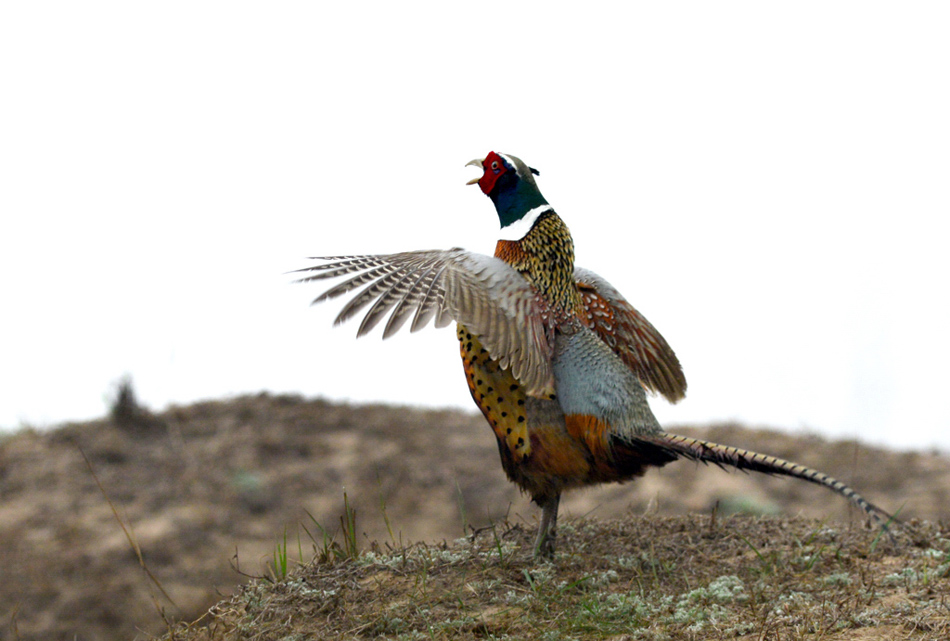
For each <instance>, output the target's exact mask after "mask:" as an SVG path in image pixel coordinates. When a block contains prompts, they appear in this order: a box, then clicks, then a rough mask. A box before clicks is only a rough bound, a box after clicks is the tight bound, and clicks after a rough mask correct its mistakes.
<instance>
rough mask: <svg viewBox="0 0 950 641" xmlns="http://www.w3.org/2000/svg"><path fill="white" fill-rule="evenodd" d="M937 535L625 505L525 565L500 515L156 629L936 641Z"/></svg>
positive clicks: (406, 636) (331, 565) (941, 566)
mask: <svg viewBox="0 0 950 641" xmlns="http://www.w3.org/2000/svg"><path fill="white" fill-rule="evenodd" d="M948 536H950V531H947V530H944V529H941V528H939V527H935V526H933V525H924V526H922V527H920V528H918V529H917V531H916V532H915V534H914V535H913V536H899V537H898V539H899V542H898V543H896V544H895V543H891V542H882V541H881V540H878V539H877V538H876V535H875V533H873V532H868V531H866V530H861V529H858V528H854V529H841V528H834V527H828V526H823V525H821V524H819V523H816V522H815V521H812V520H808V519H779V518H770V517H759V518H752V517H728V518H725V519H716V520H713V519H711V518H710V517H697V516H694V517H667V518H643V517H634V516H630V517H627V518H625V519H622V520H617V521H607V522H601V521H586V520H582V521H578V522H575V523H572V524H569V525H567V526H566V527H563V528H562V530H561V538H562V540H561V544H562V549H563V550H564V551H563V552H561V553H559V554H558V555H557V558H556V559H555V561H554V562H551V563H547V562H546V563H541V564H538V563H536V562H535V561H534V560H533V559H532V557H531V550H532V542H531V533H529V532H526V531H525V529H524V528H523V527H521V526H518V525H516V526H510V525H503V526H497V527H493V528H488V529H486V530H482V531H481V532H479V533H478V534H476V535H473V536H470V537H466V538H463V539H459V540H457V541H455V542H454V543H452V544H450V545H445V544H443V545H435V546H430V545H424V544H418V545H413V546H408V547H405V548H399V549H395V550H389V551H387V552H380V551H379V550H377V551H370V552H367V553H364V554H362V555H359V556H358V557H356V558H354V559H344V560H339V559H335V558H334V557H330V558H329V559H325V560H324V562H323V563H320V562H315V563H312V564H310V565H308V566H306V567H302V568H300V569H298V570H297V571H295V572H292V573H291V574H290V575H289V576H288V577H287V578H286V579H284V580H282V581H279V582H273V581H267V580H257V581H252V582H250V583H248V584H247V585H245V586H243V587H242V588H241V589H240V590H239V591H238V593H237V594H236V595H234V596H233V597H232V598H231V599H228V600H226V601H223V602H221V603H219V604H218V605H216V606H215V607H214V608H212V609H211V611H210V612H209V613H208V615H207V616H206V617H204V618H203V619H202V620H201V621H199V622H197V623H195V624H190V625H179V626H177V627H175V628H174V629H172V630H170V631H169V632H168V634H167V635H166V636H165V637H164V638H165V639H167V640H169V641H170V640H171V639H176V640H178V641H218V640H222V641H223V640H225V639H228V640H230V639H241V640H247V641H252V640H258V639H378V638H386V639H398V640H406V641H409V640H412V641H416V640H425V639H432V640H449V639H453V640H464V639H473V640H474V639H551V640H554V639H558V640H563V639H578V640H579V639H616V640H619V639H656V640H659V639H670V640H674V639H710V638H712V639H720V638H727V639H731V638H746V639H789V640H790V639H827V640H829V641H831V640H835V639H842V640H843V639H865V640H870V639H880V640H885V639H886V640H891V639H898V638H907V639H911V638H912V639H921V640H923V639H933V640H937V639H941V640H945V639H947V638H950V581H948V579H947V577H948V573H950V539H948V538H947V537H948ZM883 541H887V538H886V537H885V538H884V539H883Z"/></svg>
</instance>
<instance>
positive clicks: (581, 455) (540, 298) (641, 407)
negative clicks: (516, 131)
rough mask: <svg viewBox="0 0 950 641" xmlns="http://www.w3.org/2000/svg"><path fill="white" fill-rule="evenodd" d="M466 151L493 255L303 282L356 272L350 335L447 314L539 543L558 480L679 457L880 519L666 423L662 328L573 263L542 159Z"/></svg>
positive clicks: (436, 258)
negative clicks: (527, 502)
mask: <svg viewBox="0 0 950 641" xmlns="http://www.w3.org/2000/svg"><path fill="white" fill-rule="evenodd" d="M469 165H476V166H478V167H480V168H481V169H482V175H481V177H479V178H477V179H474V180H472V181H470V182H469V184H474V183H478V185H479V186H480V187H481V189H482V191H483V192H484V193H485V194H486V195H488V197H489V198H491V200H492V202H493V203H494V204H495V209H496V210H497V213H498V217H499V219H500V221H501V228H502V234H503V239H502V240H499V241H498V244H497V247H496V248H495V256H494V257H490V256H485V255H481V254H476V253H472V252H468V251H465V250H464V249H459V248H455V249H449V250H445V251H412V252H404V253H399V254H386V255H375V256H336V257H328V258H315V259H314V260H319V261H323V262H321V263H320V264H317V265H314V266H311V267H307V268H305V269H302V270H299V271H301V272H308V274H309V275H308V276H306V277H304V278H301V279H300V280H301V281H302V282H304V281H311V280H319V279H325V278H334V277H338V276H345V275H346V276H349V278H347V279H346V280H344V281H343V282H341V283H340V284H338V285H336V286H335V287H333V288H331V289H329V290H328V291H326V292H324V293H323V294H321V295H320V296H319V297H317V298H316V299H315V300H314V301H313V302H314V303H318V302H321V301H324V300H328V299H331V298H335V297H337V296H340V295H343V294H346V293H348V292H350V291H352V290H354V289H356V288H358V287H361V286H365V288H364V289H363V290H362V291H360V292H359V293H358V294H357V295H356V296H354V297H353V298H352V299H351V300H350V301H349V302H348V303H347V304H346V305H345V306H344V307H343V309H342V311H341V312H340V313H339V315H338V316H337V317H336V321H335V324H336V323H342V322H343V321H346V320H347V319H349V318H351V317H352V316H354V315H355V314H357V313H359V312H360V311H361V310H362V309H363V308H365V307H366V306H367V305H370V304H372V305H371V306H370V308H369V311H368V312H367V313H366V314H365V316H364V317H363V321H362V323H361V324H360V327H359V330H358V332H357V336H362V335H363V334H366V333H367V332H369V331H370V330H372V329H373V328H374V327H375V326H376V325H377V324H378V323H379V322H380V321H381V320H382V319H383V318H384V317H385V316H386V315H387V314H388V316H389V318H388V321H387V323H386V326H385V329H384V330H383V338H387V337H389V336H391V335H392V334H393V333H394V332H396V331H398V330H399V329H400V328H401V327H402V326H403V325H404V324H405V323H406V322H407V321H408V320H409V318H410V316H411V317H412V323H411V326H410V328H411V331H416V330H418V329H420V328H421V327H423V326H425V325H426V324H428V323H429V322H430V321H432V320H434V321H435V325H436V327H444V326H446V325H448V324H449V323H451V322H452V321H456V322H457V331H458V338H459V343H460V345H461V355H462V363H463V366H464V369H465V376H466V380H467V382H468V386H469V389H470V391H471V393H472V398H473V399H474V400H475V403H476V404H477V405H478V407H479V409H480V410H481V411H482V413H483V414H484V416H485V418H486V419H487V420H488V423H489V425H491V428H492V430H493V431H494V433H495V437H496V438H497V441H498V451H499V453H500V455H501V463H502V467H503V468H504V470H505V472H506V474H507V475H508V478H509V479H510V480H511V481H513V482H514V483H516V484H517V485H518V486H519V487H520V488H521V489H522V490H523V491H525V492H527V493H528V494H529V495H530V496H531V498H532V499H533V500H534V502H535V503H537V504H538V505H539V506H540V507H541V510H542V514H541V523H540V526H539V528H538V536H537V541H536V543H535V553H536V554H537V555H539V556H543V557H551V556H553V554H554V549H555V537H556V525H557V512H558V503H559V501H560V497H561V493H562V492H563V491H565V490H569V489H572V488H576V487H582V486H586V485H594V484H598V483H608V482H614V481H617V482H620V481H625V480H628V479H631V478H634V477H637V476H640V475H642V474H643V473H644V472H645V471H646V469H647V468H649V467H659V466H662V465H665V464H667V463H669V462H670V461H674V460H676V459H678V458H686V459H692V460H697V461H703V462H710V463H715V464H717V465H719V466H720V467H723V466H730V467H735V468H738V469H742V470H754V471H757V472H763V473H766V474H778V475H785V476H792V477H796V478H800V479H804V480H806V481H811V482H813V483H817V484H819V485H823V486H825V487H827V488H829V489H831V490H833V491H834V492H837V493H838V494H841V495H842V496H844V497H845V498H847V499H849V500H851V501H852V502H854V503H855V504H857V505H858V506H859V507H861V508H862V509H863V510H864V511H865V512H866V513H867V514H868V515H869V516H870V517H871V518H872V519H874V520H875V521H876V522H877V523H878V524H879V525H883V524H886V522H887V521H888V520H890V519H891V518H892V517H891V516H890V515H889V514H888V513H887V512H885V511H884V510H882V509H880V508H878V507H877V506H875V505H873V504H871V503H869V502H868V501H866V500H865V499H864V498H863V497H862V496H860V495H859V494H858V493H857V492H855V491H854V490H852V489H851V488H850V487H848V486H846V485H845V484H844V483H841V482H840V481H837V480H835V479H833V478H831V477H829V476H827V475H825V474H822V473H821V472H818V471H815V470H812V469H809V468H806V467H804V466H801V465H798V464H795V463H791V462H788V461H784V460H782V459H778V458H775V457H772V456H766V455H764V454H758V453H756V452H750V451H747V450H741V449H737V448H734V447H728V446H724V445H719V444H717V443H710V442H708V441H702V440H699V439H694V438H688V437H684V436H677V435H674V434H669V433H667V432H664V431H663V429H662V428H661V427H660V425H659V423H658V422H657V420H656V419H655V418H654V416H653V413H652V412H651V411H650V407H649V405H648V404H647V399H646V393H645V390H649V391H651V392H658V393H660V394H662V395H663V396H664V397H666V398H667V399H668V400H669V401H671V402H676V401H678V400H679V399H681V398H682V397H683V396H684V394H685V392H686V379H685V377H684V376H683V371H682V368H681V367H680V363H679V361H678V360H677V358H676V355H675V354H674V353H673V350H672V349H670V346H669V345H668V344H667V342H666V341H665V340H664V339H663V337H662V336H661V335H660V333H659V332H658V331H657V330H656V329H655V328H654V327H653V326H652V325H651V324H650V323H649V322H647V320H646V319H645V318H644V317H643V316H642V315H641V314H640V313H639V312H637V310H635V309H634V308H633V307H632V306H631V305H630V304H629V303H628V302H627V301H626V300H625V299H624V298H623V296H621V295H620V293H619V292H618V291H617V290H616V289H615V288H614V287H613V286H611V285H610V284H609V283H608V282H607V281H606V280H604V279H603V278H601V277H600V276H598V275H597V274H594V273H593V272H590V271H588V270H585V269H582V268H580V267H575V266H574V244H573V240H572V238H571V234H570V232H569V231H568V228H567V226H566V225H565V224H564V222H563V221H562V220H561V218H560V217H559V216H558V215H557V214H556V213H555V211H554V208H553V207H551V205H549V204H548V202H547V201H546V200H545V199H544V197H543V196H542V195H541V192H540V190H539V189H538V186H537V184H536V182H535V180H534V175H533V174H537V173H538V172H537V171H536V170H534V169H531V168H530V167H528V166H527V165H526V164H525V163H524V162H522V161H521V160H520V159H518V158H516V157H514V156H511V155H509V154H501V153H496V152H491V153H489V154H488V156H487V157H486V158H484V159H480V160H473V161H471V162H470V163H469Z"/></svg>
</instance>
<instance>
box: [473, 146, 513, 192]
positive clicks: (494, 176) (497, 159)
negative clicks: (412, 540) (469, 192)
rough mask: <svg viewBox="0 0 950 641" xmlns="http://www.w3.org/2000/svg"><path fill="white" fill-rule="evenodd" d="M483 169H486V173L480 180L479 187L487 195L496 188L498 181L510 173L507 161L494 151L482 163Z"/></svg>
mask: <svg viewBox="0 0 950 641" xmlns="http://www.w3.org/2000/svg"><path fill="white" fill-rule="evenodd" d="M482 167H483V168H484V169H485V173H484V174H482V177H481V178H479V180H478V186H479V187H481V189H482V192H483V193H485V194H486V195H487V194H490V193H491V190H492V189H494V188H495V183H496V182H497V181H498V179H499V178H501V177H502V176H503V175H504V174H505V172H507V171H508V167H507V166H505V161H504V160H503V159H502V157H501V156H499V155H498V154H496V153H495V152H494V151H492V152H489V154H488V155H487V156H486V157H485V160H484V161H482Z"/></svg>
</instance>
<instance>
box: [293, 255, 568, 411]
mask: <svg viewBox="0 0 950 641" xmlns="http://www.w3.org/2000/svg"><path fill="white" fill-rule="evenodd" d="M313 260H319V261H324V262H322V263H321V264H318V265H314V266H312V267H306V268H304V269H300V270H297V271H298V272H304V273H307V274H308V275H307V276H305V277H303V278H301V279H300V280H298V281H297V282H309V281H314V280H322V279H327V278H336V277H340V276H347V277H348V278H346V280H344V281H343V282H341V283H339V284H338V285H336V286H334V287H332V288H330V289H329V290H327V291H325V292H324V293H323V294H321V295H320V296H318V297H317V298H316V299H314V301H313V302H314V304H316V303H319V302H322V301H325V300H329V299H331V298H336V297H337V296H342V295H343V294H347V293H349V292H351V291H353V290H354V289H357V288H359V287H362V288H363V289H362V290H360V291H359V292H358V293H357V294H356V295H355V296H353V298H351V299H350V300H349V302H347V303H346V305H344V306H343V309H342V310H341V311H340V313H339V315H337V317H336V320H335V321H334V324H339V323H342V322H344V321H346V320H348V319H350V318H351V317H353V316H354V315H356V314H358V313H360V311H361V310H362V309H363V308H365V307H366V306H367V305H371V306H370V308H369V310H368V311H367V312H366V314H365V315H364V316H363V320H362V322H361V323H360V327H359V330H358V331H357V334H356V335H357V336H362V335H364V334H366V333H368V332H369V331H370V330H372V329H373V328H374V327H375V326H376V325H377V324H379V322H380V321H381V320H382V319H383V318H384V317H386V316H387V315H388V316H389V320H388V321H387V322H386V326H385V328H384V329H383V338H388V337H390V336H392V335H393V334H394V333H396V332H397V331H398V330H399V329H400V328H401V327H402V326H403V325H404V324H405V323H406V322H407V321H408V320H409V318H410V317H412V324H411V325H410V331H413V332H414V331H417V330H419V329H421V328H422V327H425V326H426V325H427V324H428V323H429V322H430V321H433V320H434V324H435V326H436V327H445V326H446V325H448V324H449V323H451V322H452V321H456V322H458V323H461V324H463V325H465V326H466V327H467V328H468V330H469V331H471V332H472V333H473V334H476V335H477V336H479V340H480V341H481V343H482V345H483V346H484V347H485V349H487V350H488V353H489V354H491V356H492V358H493V359H495V360H496V361H498V363H499V364H500V365H501V366H502V367H505V368H510V369H511V373H512V374H513V375H514V377H515V378H516V379H518V381H519V382H521V384H522V385H523V386H524V387H525V391H526V393H528V394H530V395H532V396H546V395H548V394H551V393H553V391H554V374H553V370H552V365H551V360H552V353H553V348H552V347H551V344H550V342H549V340H548V330H547V327H546V319H547V318H548V317H549V314H548V313H547V307H546V305H545V304H544V301H543V300H542V299H541V298H540V297H539V296H538V295H537V293H536V292H535V290H534V289H533V288H532V287H531V285H529V284H528V282H527V281H526V280H525V279H524V278H523V277H522V276H521V275H520V274H519V273H518V272H517V271H515V270H514V269H513V268H512V267H511V266H510V265H508V264H507V263H505V262H504V261H503V260H501V259H498V258H494V257H491V256H485V255H482V254H475V253H472V252H468V251H465V250H464V249H459V248H455V249H449V250H446V251H439V250H432V251H414V252H403V253H400V254H381V255H375V256H334V257H328V258H314V259H313Z"/></svg>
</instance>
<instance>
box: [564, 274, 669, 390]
mask: <svg viewBox="0 0 950 641" xmlns="http://www.w3.org/2000/svg"><path fill="white" fill-rule="evenodd" d="M574 280H575V281H576V282H577V286H578V289H579V290H580V293H581V299H582V300H583V303H584V309H583V313H584V314H586V324H587V325H588V327H590V328H591V329H592V330H594V333H596V334H597V335H598V336H599V337H600V338H601V340H603V341H604V342H605V343H606V344H607V345H608V346H609V347H610V349H612V350H613V352H614V353H615V354H616V355H617V356H619V357H620V360H622V361H623V362H624V364H625V365H626V366H627V367H628V368H630V370H632V371H633V373H634V374H636V375H637V378H639V379H640V383H641V384H642V385H643V386H644V387H646V388H647V389H649V390H651V391H653V392H659V393H660V394H662V395H663V396H664V397H666V398H667V399H668V400H669V401H670V402H672V403H675V402H676V401H678V400H680V399H681V398H683V397H684V396H685V395H686V377H685V376H684V375H683V368H682V366H681V365H680V362H679V359H677V358H676V354H675V353H674V352H673V349H672V348H671V347H670V346H669V344H668V343H667V342H666V340H665V339H664V338H663V336H661V335H660V332H658V331H657V330H656V328H655V327H653V325H651V324H650V322H649V321H648V320H647V319H646V318H644V317H643V315H642V314H640V312H638V311H637V310H636V309H634V308H633V306H632V305H631V304H630V303H628V302H627V301H626V299H624V297H623V296H622V295H621V294H620V292H619V291H617V289H616V288H615V287H614V286H613V285H611V284H610V283H608V282H607V281H606V280H605V279H604V278H602V277H601V276H598V275H597V274H595V273H594V272H592V271H590V270H587V269H583V268H580V267H577V268H575V269H574Z"/></svg>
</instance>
